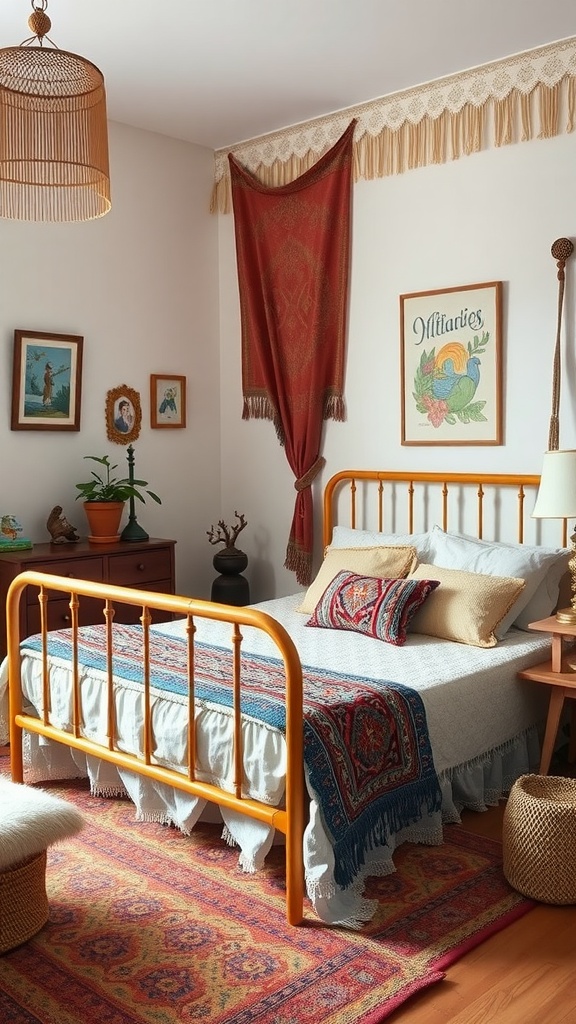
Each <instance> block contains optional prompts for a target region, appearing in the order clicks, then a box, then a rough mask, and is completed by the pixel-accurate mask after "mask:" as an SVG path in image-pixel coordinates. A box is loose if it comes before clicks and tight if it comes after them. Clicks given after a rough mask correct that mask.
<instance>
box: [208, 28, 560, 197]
mask: <svg viewBox="0 0 576 1024" xmlns="http://www.w3.org/2000/svg"><path fill="white" fill-rule="evenodd" d="M575 105H576V36H573V37H571V38H570V39H564V40H561V41H560V42H556V43H551V44H549V45H547V46H542V47H538V49H535V50H529V51H527V52H526V53H520V54H517V55H515V56H513V57H507V58H506V59H505V60H501V61H495V62H493V63H491V64H485V65H483V66H482V67H479V68H474V69H472V70H471V71H464V72H461V73H459V74H456V75H450V76H449V77H448V78H442V79H438V80H436V81H434V82H429V83H427V84H426V85H421V86H416V87H415V88H413V89H407V90H405V91H403V92H397V93H393V94H391V95H389V96H384V97H383V98H381V99H378V100H371V101H370V102H369V103H363V104H361V105H360V106H356V107H347V108H346V109H345V110H341V111H338V112H337V113H334V114H328V115H326V116H324V117H320V118H315V119H314V120H312V121H307V122H305V123H304V124H300V125H296V126H295V127H292V128H286V129H283V130H282V131H278V132H273V133H271V134H269V135H263V136H260V137H259V138H256V139H251V140H249V141H248V142H244V143H241V144H240V145H238V146H232V147H228V148H226V149H219V150H217V151H216V153H215V181H214V189H213V194H212V203H211V209H212V211H213V212H215V211H220V212H222V213H228V212H229V211H230V209H231V195H230V174H229V167H228V153H230V152H232V153H233V154H234V156H235V158H236V159H237V160H238V161H239V163H241V164H242V165H243V166H244V167H245V168H246V169H247V170H249V171H251V172H252V174H254V175H256V176H257V177H258V178H259V179H260V180H261V181H262V182H263V184H266V185H286V184H288V182H291V181H293V180H294V178H296V177H298V176H299V175H300V174H302V173H303V172H304V171H306V170H308V168H309V167H311V166H312V165H313V164H314V163H315V162H316V161H317V160H318V159H319V158H320V157H321V156H322V155H323V153H325V152H326V151H327V150H328V149H329V148H330V147H331V146H333V145H334V143H335V142H336V140H337V139H338V138H339V137H340V136H341V135H342V133H343V132H344V131H345V129H346V126H347V125H348V124H349V123H350V121H351V120H352V119H356V122H357V124H356V129H355V132H354V146H353V152H354V178H355V180H356V181H357V180H358V179H359V178H367V179H371V178H383V177H385V176H386V175H389V174H402V173H403V172H404V171H407V170H411V169H412V168H415V167H425V166H427V165H428V164H441V163H446V162H447V161H448V160H450V159H452V160H456V159H458V158H459V157H461V156H464V155H468V154H470V153H476V152H478V151H479V150H481V149H485V148H488V146H489V145H490V144H492V145H494V146H503V145H506V144H507V143H511V142H521V141H522V142H523V141H526V140H528V139H533V138H551V137H552V136H554V135H559V134H560V133H561V132H563V131H565V132H571V131H573V129H574V113H575ZM561 110H562V111H564V110H565V111H566V115H565V116H566V120H565V122H564V115H563V114H562V121H563V122H564V123H562V124H561V113H560V112H561ZM490 115H492V116H491V119H490ZM488 122H490V125H491V133H490V134H491V139H488V137H487V136H488V134H489V133H488V129H487V124H488Z"/></svg>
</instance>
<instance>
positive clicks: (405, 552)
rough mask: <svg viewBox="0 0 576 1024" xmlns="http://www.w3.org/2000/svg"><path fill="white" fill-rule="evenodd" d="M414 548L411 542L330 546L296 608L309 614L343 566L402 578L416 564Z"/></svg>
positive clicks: (380, 575) (362, 572) (352, 569)
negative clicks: (358, 546)
mask: <svg viewBox="0 0 576 1024" xmlns="http://www.w3.org/2000/svg"><path fill="white" fill-rule="evenodd" d="M417 561H418V559H417V555H416V548H413V547H411V546H399V547H396V546H394V547H392V546H390V547H384V546H383V547H375V548H332V547H329V548H327V549H326V554H325V556H324V561H323V562H322V565H321V566H320V569H319V570H318V575H317V576H316V579H315V580H313V582H312V583H311V584H310V586H309V587H308V590H307V591H306V594H305V596H304V600H303V601H302V604H301V605H300V607H299V608H298V611H299V612H304V613H306V614H307V615H310V614H311V613H312V612H313V611H314V609H315V607H316V605H317V604H318V602H319V600H320V598H321V597H322V594H323V593H324V591H325V590H326V587H327V586H328V585H329V584H330V583H331V582H332V580H333V579H334V577H335V576H337V575H338V573H339V572H341V571H342V570H343V569H345V570H346V571H347V572H355V573H357V574H358V575H359V576H375V577H376V578H378V579H401V578H402V577H404V576H407V575H408V573H409V572H411V571H412V569H414V568H415V566H416V564H417Z"/></svg>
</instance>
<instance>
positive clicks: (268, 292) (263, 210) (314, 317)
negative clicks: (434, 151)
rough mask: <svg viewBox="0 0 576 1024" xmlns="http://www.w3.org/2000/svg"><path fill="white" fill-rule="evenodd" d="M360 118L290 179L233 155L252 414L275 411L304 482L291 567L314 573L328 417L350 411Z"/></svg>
mask: <svg viewBox="0 0 576 1024" xmlns="http://www.w3.org/2000/svg"><path fill="white" fill-rule="evenodd" d="M355 123H356V122H355V121H352V122H351V124H350V125H349V126H348V128H347V129H346V131H345V132H344V134H343V135H342V137H341V138H340V139H339V141H338V142H337V143H336V144H335V145H334V146H333V147H332V149H330V150H329V151H328V152H327V153H325V154H324V156H323V157H321V158H320V160H319V161H318V162H317V163H316V164H314V166H313V167H311V168H310V169H309V170H308V171H306V172H305V173H304V174H302V175H301V176H300V177H299V178H296V180H295V181H292V182H291V183H290V184H288V185H282V186H279V187H277V188H274V187H269V186H266V185H262V184H261V183H260V182H259V181H258V180H257V179H256V178H255V177H254V176H253V175H252V174H251V173H250V172H248V171H246V170H245V169H244V168H243V167H241V166H240V164H238V163H237V161H236V160H235V159H234V157H233V156H232V154H229V161H230V174H231V181H232V201H233V207H234V221H235V232H236V256H237V262H238V282H239V289H240V312H241V319H242V391H243V396H244V408H243V413H242V416H243V419H251V418H256V419H270V420H272V421H273V423H274V426H275V428H276V433H277V435H278V438H279V440H280V443H281V444H282V445H284V447H285V449H286V457H287V459H288V462H289V464H290V468H291V469H292V471H293V473H294V475H295V477H296V481H295V484H294V486H295V488H296V491H297V496H296V504H295V508H294V516H293V520H292V526H291V530H290V537H289V540H288V548H287V552H286V561H285V563H284V564H285V566H286V568H287V569H290V570H292V571H293V572H295V573H296V579H297V580H298V582H299V583H300V584H302V585H304V586H307V585H308V583H309V582H310V576H311V570H312V547H313V510H312V490H311V484H312V481H313V480H314V477H315V476H316V474H317V473H318V471H319V470H320V469H321V468H322V466H323V464H324V459H323V458H322V456H321V455H320V446H321V440H322V420H324V419H334V420H343V419H344V354H345V338H346V325H347V313H348V275H349V260H350V220H351V210H350V208H351V189H352V138H353V134H354V125H355Z"/></svg>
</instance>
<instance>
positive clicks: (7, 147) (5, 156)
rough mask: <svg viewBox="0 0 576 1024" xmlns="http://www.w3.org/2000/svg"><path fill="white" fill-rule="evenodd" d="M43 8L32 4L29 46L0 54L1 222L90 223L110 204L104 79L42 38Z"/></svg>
mask: <svg viewBox="0 0 576 1024" xmlns="http://www.w3.org/2000/svg"><path fill="white" fill-rule="evenodd" d="M47 3H48V0H32V10H33V13H32V14H31V15H30V17H29V19H28V25H29V27H30V29H31V31H32V32H33V33H34V35H33V36H32V37H31V38H30V39H26V40H25V41H24V42H23V43H21V44H20V46H9V47H6V48H4V49H0V217H9V218H13V219H17V220H35V221H84V220H92V219H93V218H94V217H102V216H103V215H104V214H105V213H107V212H108V210H109V209H110V205H111V204H110V171H109V164H108V125H107V117H106V91H105V88H104V78H103V75H102V73H101V72H100V71H99V70H98V68H97V67H96V66H95V65H94V64H91V63H90V61H88V60H85V59H84V57H79V56H78V55H77V54H75V53H69V52H68V51H66V50H59V49H58V48H57V47H56V46H55V44H54V43H53V42H52V40H51V39H49V37H48V32H49V31H50V28H51V22H50V19H49V17H48V15H47V14H46V7H47ZM45 40H46V41H47V42H48V43H49V44H50V46H45V45H44V41H45Z"/></svg>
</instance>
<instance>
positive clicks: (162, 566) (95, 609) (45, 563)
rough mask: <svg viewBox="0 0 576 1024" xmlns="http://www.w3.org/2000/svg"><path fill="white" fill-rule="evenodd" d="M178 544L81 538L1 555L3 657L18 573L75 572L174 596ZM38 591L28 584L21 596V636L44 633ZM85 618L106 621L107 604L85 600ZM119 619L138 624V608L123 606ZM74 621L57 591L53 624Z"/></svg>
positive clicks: (0, 637) (53, 595) (81, 611)
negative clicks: (12, 590)
mask: <svg viewBox="0 0 576 1024" xmlns="http://www.w3.org/2000/svg"><path fill="white" fill-rule="evenodd" d="M174 544H175V542H174V541H173V540H159V539H155V538H150V540H146V541H138V542H123V541H119V542H118V543H116V544H90V543H89V542H88V541H78V543H77V544H35V545H34V547H33V548H30V549H29V550H28V551H6V552H3V553H0V601H1V606H2V607H1V613H0V658H3V657H4V656H5V654H6V615H5V611H4V608H5V605H6V594H7V591H8V587H9V586H10V583H11V582H12V580H13V579H14V577H15V576H17V575H18V573H21V572H25V571H26V570H27V569H32V570H34V571H35V572H46V573H51V574H52V575H55V576H69V577H71V578H75V579H85V580H94V581H96V582H98V583H114V584H117V585H119V586H125V587H137V588H138V589H139V590H158V591H160V592H161V593H164V594H174V593H175V571H174ZM37 594H38V588H37V587H27V588H26V593H25V594H23V595H22V598H21V600H20V637H21V639H23V638H24V637H26V636H31V635H32V634H33V633H38V632H40V606H39V604H38V600H37ZM169 617H170V616H169V615H168V613H162V612H158V613H157V615H156V618H155V621H156V622H159V621H161V620H162V619H164V620H165V619H168V618H169ZM79 620H80V625H82V626H89V625H91V624H92V623H94V622H100V621H104V620H103V616H102V603H101V602H100V601H97V600H96V599H94V598H86V597H84V598H81V599H80V609H79ZM116 621H118V622H137V621H138V610H137V609H132V608H130V607H129V606H128V605H118V606H117V607H116ZM69 625H70V608H69V606H68V601H67V600H66V599H65V598H63V599H62V600H60V599H59V598H58V594H57V592H56V591H52V592H50V600H49V605H48V628H49V629H64V628H66V627H67V626H69Z"/></svg>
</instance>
